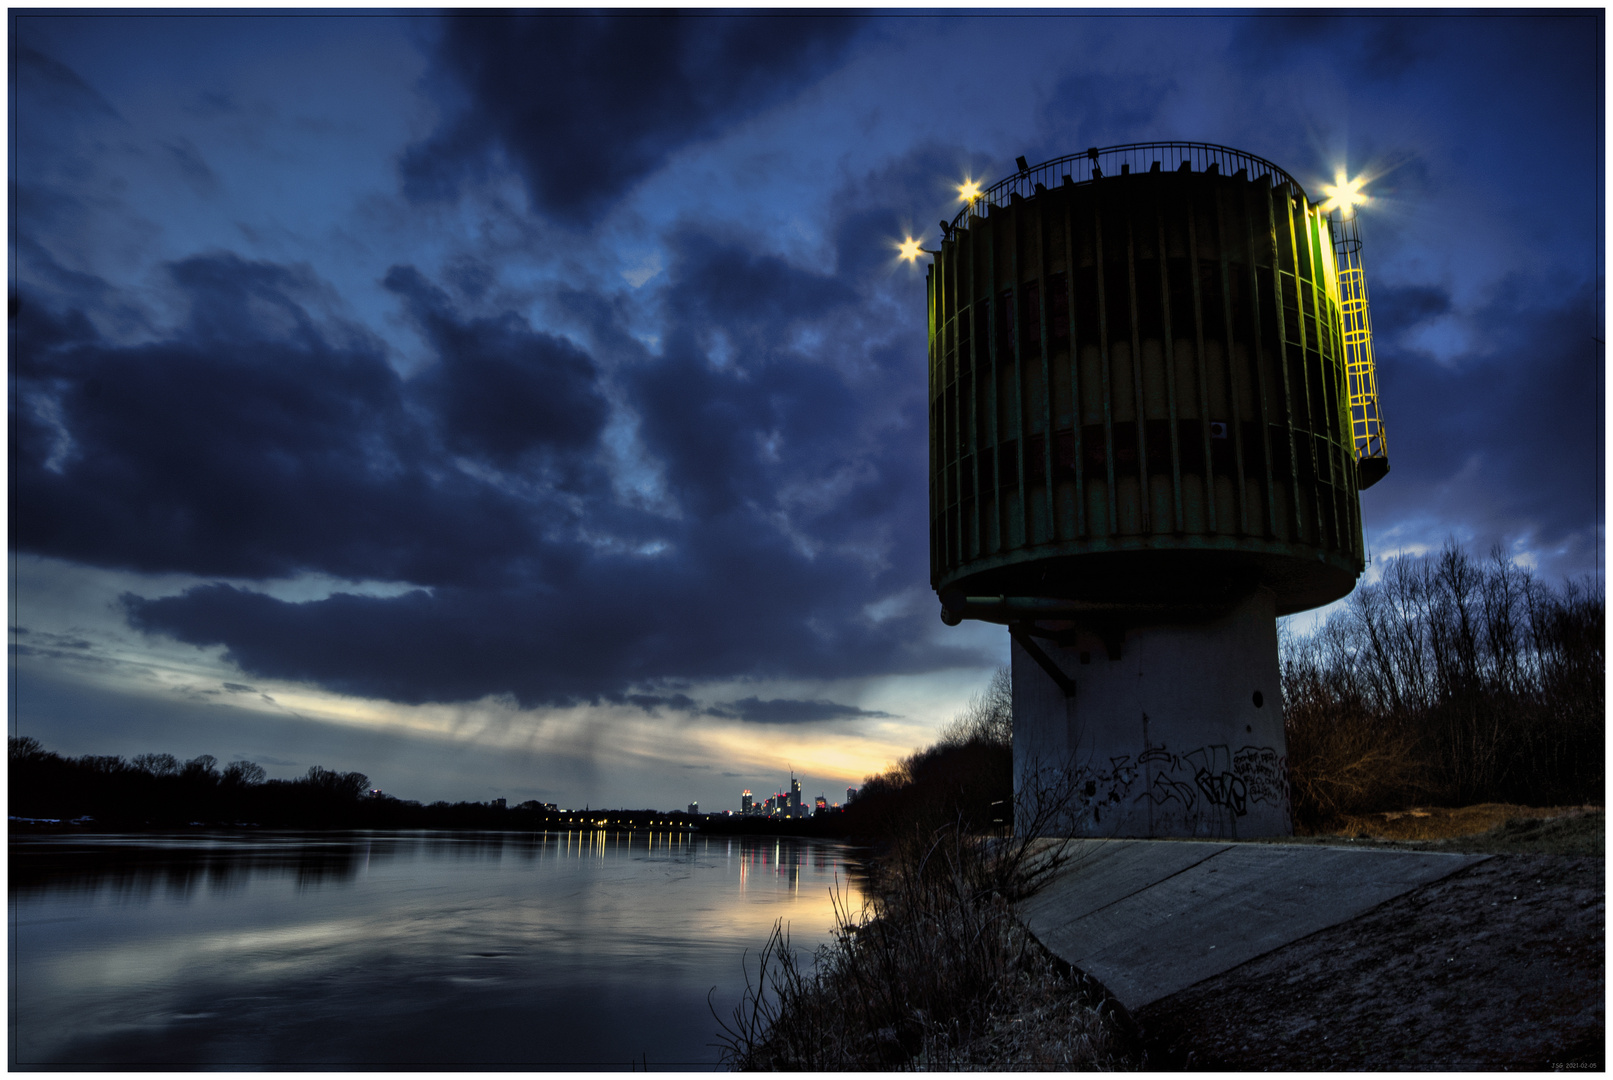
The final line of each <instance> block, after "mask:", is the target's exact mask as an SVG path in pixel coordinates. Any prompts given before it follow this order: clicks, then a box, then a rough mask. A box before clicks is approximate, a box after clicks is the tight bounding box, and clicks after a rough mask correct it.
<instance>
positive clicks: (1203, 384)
mask: <svg viewBox="0 0 1613 1080" xmlns="http://www.w3.org/2000/svg"><path fill="white" fill-rule="evenodd" d="M1186 201H1187V208H1188V211H1187V261H1188V274H1187V277H1188V283H1189V284H1190V285H1192V286H1193V343H1194V346H1195V349H1194V357H1193V359H1194V365H1195V367H1196V369H1197V371H1198V381H1199V435H1200V437H1201V438H1202V439H1203V441H1204V507H1205V511H1206V514H1207V521H1208V525H1209V530H1210V532H1212V533H1216V532H1219V531H1220V525H1219V518H1218V517H1217V514H1216V505H1215V458H1214V454H1213V451H1212V449H1211V442H1210V376H1209V372H1208V371H1207V370H1206V369H1205V366H1204V294H1203V290H1201V289H1200V288H1199V215H1198V207H1197V206H1195V205H1194V204H1193V201H1192V200H1191V199H1188V200H1186Z"/></svg>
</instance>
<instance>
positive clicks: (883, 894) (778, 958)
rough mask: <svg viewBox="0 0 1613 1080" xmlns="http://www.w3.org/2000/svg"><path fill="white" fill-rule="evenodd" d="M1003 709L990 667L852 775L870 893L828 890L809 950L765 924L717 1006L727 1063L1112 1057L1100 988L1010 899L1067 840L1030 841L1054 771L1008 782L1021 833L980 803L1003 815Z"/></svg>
mask: <svg viewBox="0 0 1613 1080" xmlns="http://www.w3.org/2000/svg"><path fill="white" fill-rule="evenodd" d="M1012 716H1013V713H1012V701H1011V695H1010V692H1009V683H1008V673H1007V672H1006V671H1001V672H999V673H998V674H997V676H996V677H995V678H994V679H993V681H992V684H991V686H990V687H989V688H988V689H987V691H986V693H985V694H983V695H981V696H980V697H978V698H976V699H975V700H974V701H973V702H971V703H970V706H969V708H968V709H967V710H966V711H965V712H964V713H963V714H962V715H960V716H959V717H958V719H957V720H955V721H954V722H953V724H951V725H949V726H948V727H947V728H946V729H945V730H944V731H943V735H942V740H941V742H940V743H938V744H937V745H936V746H933V747H930V748H929V749H927V750H923V751H918V752H916V753H914V754H913V755H911V756H910V757H908V758H906V759H904V760H903V762H902V763H901V764H900V765H898V766H896V767H895V768H893V769H890V770H887V772H886V773H884V774H883V775H882V776H880V777H875V778H870V779H869V780H868V781H866V782H865V784H864V787H863V791H862V792H860V793H859V795H858V798H857V801H856V802H854V803H853V804H852V805H853V807H858V806H861V807H862V809H863V811H864V813H865V815H868V814H871V813H876V812H877V821H878V823H879V827H880V838H881V840H882V843H881V847H880V854H879V856H878V857H877V858H876V860H875V861H874V863H873V865H872V867H871V868H870V879H869V887H868V894H867V896H868V898H867V900H866V901H865V902H864V903H863V905H862V906H861V907H860V908H858V909H856V910H852V909H851V908H850V907H849V905H847V904H846V903H845V902H844V899H843V898H841V897H837V898H836V904H835V917H836V925H835V931H834V936H833V938H832V939H831V941H830V942H829V943H828V944H826V945H824V946H822V947H821V948H819V949H818V951H817V952H816V954H815V955H814V956H813V957H812V958H811V959H810V961H808V960H807V959H806V958H804V957H802V956H801V955H798V954H797V953H796V952H795V951H794V950H793V949H792V948H791V946H790V939H789V933H788V931H787V930H786V929H785V927H784V925H783V923H782V922H780V923H779V924H778V925H776V926H775V927H774V930H773V934H772V936H771V937H770V938H769V940H768V941H767V943H766V945H765V946H764V947H763V948H762V951H761V953H760V954H759V955H758V957H757V959H756V970H755V979H754V981H752V980H751V978H750V973H749V971H747V992H746V995H745V998H744V1000H743V1002H742V1003H741V1005H740V1006H739V1007H738V1008H737V1009H736V1010H735V1011H734V1014H733V1016H732V1018H731V1020H732V1022H731V1023H729V1022H725V1021H723V1020H722V1019H721V1018H719V1023H720V1024H721V1025H722V1029H723V1034H722V1036H721V1038H722V1049H723V1056H724V1060H725V1062H726V1063H727V1064H729V1065H730V1066H734V1067H737V1068H746V1069H779V1068H787V1069H845V1068H969V1067H975V1068H978V1067H1002V1066H1004V1065H1031V1064H1036V1065H1044V1066H1051V1067H1058V1068H1082V1067H1085V1068H1092V1067H1103V1066H1114V1065H1116V1064H1122V1063H1124V1061H1125V1052H1124V1050H1123V1048H1122V1046H1121V1040H1119V1039H1117V1037H1116V1035H1115V1031H1114V1027H1113V1025H1111V1024H1110V1023H1109V1022H1108V1020H1107V1018H1106V1016H1105V1015H1104V1004H1103V1002H1102V1001H1101V1000H1100V999H1099V998H1097V997H1094V996H1092V994H1091V993H1084V992H1082V991H1081V990H1080V988H1079V987H1078V986H1077V984H1076V983H1075V982H1074V981H1073V979H1072V977H1071V975H1070V973H1069V971H1068V969H1067V967H1065V966H1064V965H1063V964H1062V963H1061V962H1060V961H1058V960H1057V959H1055V958H1054V957H1053V956H1052V955H1051V954H1049V953H1047V952H1046V950H1044V949H1043V948H1042V947H1041V946H1040V945H1039V944H1037V943H1036V941H1035V940H1034V939H1033V938H1032V937H1031V936H1030V934H1029V932H1028V931H1027V930H1026V929H1025V927H1024V926H1023V924H1021V923H1020V922H1019V921H1018V919H1016V918H1015V916H1014V914H1013V911H1012V908H1011V907H1010V905H1011V904H1012V903H1013V902H1014V901H1016V900H1019V899H1022V898H1024V897H1026V896H1029V895H1030V894H1032V893H1034V892H1035V891H1036V890H1037V889H1039V888H1040V887H1041V886H1042V885H1043V884H1044V883H1045V882H1046V881H1048V880H1049V879H1050V878H1051V877H1052V876H1053V875H1054V874H1056V873H1057V872H1059V870H1060V869H1061V868H1062V867H1063V864H1064V861H1065V856H1066V853H1067V852H1068V851H1069V850H1071V849H1070V848H1068V847H1067V844H1068V842H1067V841H1043V840H1038V839H1036V837H1037V836H1038V835H1040V834H1041V833H1043V832H1046V831H1050V830H1051V829H1052V828H1053V826H1054V824H1055V823H1056V822H1058V821H1060V820H1062V819H1063V817H1064V816H1065V815H1066V814H1067V812H1068V808H1069V806H1070V804H1071V790H1070V789H1069V786H1068V781H1067V780H1066V779H1065V778H1064V776H1063V774H1054V773H1049V774H1047V776H1048V778H1049V779H1050V780H1051V783H1050V784H1048V785H1042V786H1039V785H1032V786H1031V788H1030V790H1028V791H1022V792H1021V793H1020V801H1021V803H1022V816H1024V817H1025V819H1026V821H1027V822H1028V824H1029V825H1030V828H1028V829H1027V830H1025V832H1024V833H1023V835H1021V836H1019V837H1010V836H1007V835H1005V833H1006V830H1004V829H1000V828H997V827H996V826H995V824H993V821H992V814H993V813H995V814H996V816H998V817H1000V818H1002V820H1003V822H1004V824H1011V822H1012V820H1013V815H1012V814H1011V813H1008V812H1006V811H1005V809H1004V807H1006V802H1003V803H1000V804H998V805H997V807H996V809H995V811H994V810H993V809H992V803H993V800H992V799H991V798H990V796H994V795H1002V796H1005V797H1006V795H1007V794H1008V785H1009V784H1011V783H1012V772H1011V769H1012ZM870 791H871V792H872V794H870ZM870 807H872V811H871V810H870ZM947 815H950V817H948V816H947ZM864 820H865V821H869V820H876V818H874V817H872V816H868V817H865V818H864ZM999 834H1002V835H999Z"/></svg>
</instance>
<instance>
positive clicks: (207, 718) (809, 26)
mask: <svg viewBox="0 0 1613 1080" xmlns="http://www.w3.org/2000/svg"><path fill="white" fill-rule="evenodd" d="M9 28H10V73H11V78H10V93H11V125H12V126H11V143H10V146H11V159H10V160H11V165H10V168H11V173H10V175H11V182H12V187H11V201H10V213H11V219H10V220H11V233H10V241H11V277H10V303H11V313H12V317H11V320H10V337H9V347H10V352H9V371H10V398H9V403H10V404H9V422H10V440H9V455H10V456H9V462H10V469H9V482H10V517H9V522H10V548H11V558H12V581H11V587H12V592H11V601H12V620H13V630H12V635H13V636H12V642H13V653H14V657H15V660H14V667H13V679H12V683H11V706H12V713H11V726H12V732H13V733H14V734H23V735H31V736H34V737H36V738H38V739H40V740H41V741H42V742H43V743H44V744H45V745H46V747H48V748H50V749H54V750H58V751H61V752H64V753H72V754H81V753H118V754H134V753H140V752H144V751H158V752H161V751H167V752H172V753H175V754H177V755H180V756H182V757H189V756H193V755H195V754H200V753H211V754H213V755H215V756H216V757H218V758H219V759H220V760H221V761H228V760H230V759H232V758H236V757H246V758H250V759H253V760H255V761H257V762H259V763H260V764H262V765H264V766H265V767H266V769H267V770H268V771H269V774H270V775H271V776H290V775H294V774H298V773H301V772H303V771H305V770H306V769H307V767H308V766H309V765H314V764H320V765H325V766H328V767H333V768H340V769H344V770H345V769H357V770H360V771H363V772H366V773H368V774H369V775H370V776H371V778H372V781H373V782H374V783H376V784H378V785H380V786H381V787H383V788H384V789H386V790H388V791H390V792H393V793H395V794H398V795H400V796H403V797H406V798H417V799H422V800H427V801H430V800H434V799H439V798H447V799H487V798H492V797H497V796H504V797H507V798H509V799H510V800H511V801H512V802H515V801H520V800H523V799H527V798H540V799H545V800H553V801H556V802H559V803H560V804H562V805H578V806H580V805H582V804H584V803H591V804H593V805H596V806H597V805H601V804H605V805H611V806H635V807H636V806H654V807H661V808H666V807H671V806H681V805H682V804H684V803H686V802H688V801H691V800H696V799H698V800H699V801H700V803H701V805H702V807H704V808H707V809H712V808H723V807H728V806H736V805H737V801H738V793H739V791H740V789H741V788H745V787H748V788H751V789H752V790H754V791H756V792H757V793H758V794H759V795H760V794H764V793H767V792H771V791H772V790H775V789H776V788H777V787H778V786H779V785H781V784H783V783H784V782H785V778H786V777H787V775H788V770H789V769H790V768H792V767H793V768H794V769H795V770H796V771H797V773H799V774H801V775H803V776H804V778H805V785H806V788H807V790H808V794H816V793H817V792H818V791H824V792H826V793H827V794H829V795H830V797H831V798H837V797H840V796H843V794H844V788H845V787H846V785H847V784H848V783H855V782H857V781H858V780H859V779H860V778H861V777H862V776H863V775H864V774H865V773H867V772H869V771H872V770H874V769H877V768H879V767H880V766H882V765H883V764H884V763H886V762H887V761H889V760H891V759H892V758H894V757H896V756H899V755H900V754H902V753H905V752H907V751H908V750H910V749H911V748H913V747H914V746H917V745H920V744H922V743H924V742H926V741H928V740H929V739H930V738H931V736H932V735H933V734H934V731H935V729H936V727H937V726H938V725H939V724H940V723H942V722H944V721H945V720H946V719H948V718H949V717H950V716H951V715H952V714H953V713H954V712H956V710H957V709H958V708H959V707H960V706H962V705H963V703H964V702H965V701H966V700H967V698H968V697H969V695H970V694H971V693H973V692H975V691H976V690H978V689H979V688H980V687H981V686H982V685H983V683H984V682H985V680H986V679H987V678H988V677H989V675H990V672H991V671H992V669H993V668H995V667H996V666H998V665H1000V664H1002V663H1003V662H1005V660H1006V657H1007V635H1006V633H1005V632H1004V631H1002V630H1000V629H995V628H988V627H981V626H976V625H966V626H964V627H959V628H956V629H948V628H947V627H945V626H943V625H942V623H941V621H940V619H939V618H938V604H937V602H936V599H935V597H934V595H933V594H932V593H930V592H929V589H928V567H927V562H926V559H927V555H926V535H927V528H928V526H927V519H926V513H927V510H926V484H925V467H926V466H925V456H926V432H925V406H924V402H925V392H926V391H925V342H924V288H923V275H922V271H921V270H919V269H915V268H913V267H909V266H908V265H906V264H902V263H900V262H898V261H897V260H896V258H895V246H896V244H897V243H898V242H899V241H901V240H902V239H903V238H904V237H905V236H907V235H909V234H912V235H916V236H921V237H922V238H924V239H926V240H933V239H935V238H936V234H937V233H938V230H937V228H936V224H935V223H936V222H937V221H938V220H939V219H940V218H941V217H943V216H946V217H950V216H951V215H952V214H953V213H954V212H955V210H956V208H957V206H958V203H957V201H956V189H957V186H958V185H959V184H960V183H962V182H963V181H964V180H965V179H966V178H970V177H973V178H977V179H983V180H985V181H987V182H990V181H993V180H996V179H998V178H1000V177H1002V176H1003V175H1005V174H1007V173H1008V172H1011V171H1013V161H1014V158H1015V157H1016V156H1018V155H1024V156H1026V157H1027V158H1029V159H1030V160H1031V161H1032V162H1036V161H1040V160H1044V159H1046V158H1050V157H1054V156H1057V155H1059V154H1063V153H1069V152H1072V151H1076V150H1081V149H1085V148H1086V147H1088V146H1107V145H1112V144H1117V143H1125V142H1137V141H1145V140H1154V139H1186V140H1195V141H1205V142H1215V143H1222V144H1226V145H1231V146H1235V147H1238V148H1241V149H1244V150H1247V151H1250V152H1252V153H1255V154H1258V155H1260V156H1263V157H1266V158H1268V159H1270V160H1272V161H1274V162H1276V163H1277V164H1278V165H1280V166H1282V167H1283V168H1284V169H1286V170H1287V171H1288V172H1289V173H1291V174H1293V175H1294V176H1295V177H1296V178H1297V179H1299V180H1300V182H1301V183H1303V184H1305V185H1306V186H1307V189H1308V190H1310V191H1311V192H1313V193H1316V192H1318V191H1319V188H1320V185H1321V184H1322V183H1323V182H1325V181H1327V180H1330V179H1331V177H1332V175H1333V173H1334V170H1335V168H1337V167H1339V166H1341V165H1342V166H1345V167H1347V168H1348V170H1349V172H1350V173H1351V174H1352V175H1353V174H1357V173H1366V174H1368V175H1370V176H1372V177H1373V178H1374V179H1373V181H1372V183H1371V185H1370V186H1369V188H1368V191H1369V192H1370V193H1371V194H1372V195H1373V196H1374V201H1373V202H1372V204H1371V205H1370V206H1369V207H1368V208H1367V209H1366V210H1365V211H1364V212H1363V213H1364V216H1363V232H1364V236H1365V240H1366V252H1365V254H1366V260H1367V270H1368V276H1369V281H1370V283H1371V288H1372V297H1373V303H1374V322H1375V329H1376V331H1377V335H1378V337H1377V351H1378V358H1379V362H1380V365H1381V368H1380V378H1381V386H1382V392H1383V398H1384V414H1385V416H1386V418H1387V426H1388V434H1389V447H1390V457H1391V462H1392V465H1393V472H1392V473H1391V474H1390V476H1389V477H1388V479H1387V480H1385V481H1384V482H1383V483H1382V484H1380V485H1378V486H1377V487H1375V488H1373V489H1372V490H1371V491H1369V492H1367V493H1366V494H1365V496H1364V499H1363V502H1364V510H1365V520H1366V523H1367V532H1368V541H1369V544H1370V546H1371V549H1372V550H1373V552H1374V553H1375V555H1376V556H1377V557H1378V558H1379V559H1380V560H1381V559H1382V558H1383V557H1385V556H1387V555H1391V554H1393V553H1395V552H1412V553H1416V552H1419V551H1425V550H1428V549H1430V548H1437V547H1438V546H1439V545H1440V544H1441V543H1442V542H1443V541H1444V540H1445V538H1446V537H1449V536H1454V537H1456V538H1457V539H1459V540H1461V541H1463V542H1465V543H1467V544H1468V545H1469V548H1470V550H1472V551H1474V552H1475V554H1479V553H1482V552H1483V551H1485V550H1487V549H1488V548H1489V547H1490V545H1492V544H1495V543H1499V544H1502V545H1503V546H1504V547H1505V548H1506V549H1507V550H1508V551H1509V552H1511V553H1513V554H1514V555H1516V556H1517V557H1518V558H1520V559H1522V560H1523V561H1525V562H1527V563H1529V564H1531V565H1533V566H1534V567H1536V568H1537V570H1538V571H1539V572H1540V573H1542V574H1544V575H1546V576H1547V577H1549V578H1551V579H1560V578H1561V577H1563V576H1578V575H1585V574H1590V573H1593V572H1595V570H1596V567H1597V558H1596V554H1595V553H1596V551H1597V549H1598V547H1599V544H1600V523H1601V504H1600V498H1599V493H1600V484H1601V478H1600V475H1599V473H1598V470H1597V462H1598V460H1599V454H1600V452H1601V446H1602V442H1601V440H1602V434H1601V418H1602V381H1601V380H1602V356H1603V347H1602V345H1601V343H1600V341H1599V340H1598V339H1601V338H1604V337H1605V334H1604V332H1603V329H1602V325H1603V314H1602V312H1603V295H1602V277H1601V271H1602V264H1601V251H1602V234H1603V226H1604V220H1603V216H1602V213H1603V199H1604V196H1603V177H1602V173H1601V169H1600V162H1601V140H1602V130H1603V115H1602V108H1603V64H1604V51H1603V49H1604V45H1603V42H1604V26H1603V14H1602V12H1601V11H1600V10H1599V9H1597V10H1590V11H1583V10H1582V11H1579V12H1569V13H1558V14H1547V13H1543V12H1530V13H1525V14H1522V15H1511V14H1506V13H1501V12H1493V11H1492V12H1485V13H1481V14H1479V15H1476V16H1458V15H1437V16H1434V17H1403V16H1400V15H1397V14H1395V13H1393V12H1388V13H1385V12H1374V13H1369V14H1367V15H1365V16H1362V17H1352V16H1344V17H1337V16H1334V17H1324V16H1321V15H1315V14H1305V15H1300V16H1297V17H1284V16H1281V15H1278V14H1273V13H1261V14H1256V15H1254V16H1252V17H1225V16H1222V15H1220V14H1209V13H1206V14H1203V15H1194V14H1187V15H1182V14H1175V15H1171V16H1153V15H1150V14H1148V13H1146V12H1142V11H1135V10H1133V11H1127V12H1123V13H1119V14H1105V13H1099V12H1076V13H1070V14H1065V13H1050V12H1046V11H1039V12H1033V13H1029V14H1020V15H1008V14H992V15H986V16H974V15H971V14H970V13H967V12H950V13H946V14H944V15H941V16H932V15H920V14H898V15H894V16H890V17H871V18H866V19H853V18H847V17H841V16H840V15H838V14H836V13H833V12H830V13H816V14H814V15H812V16H811V17H789V16H786V15H783V14H778V13H774V14H771V15H766V16H762V17H758V18H736V17H730V16H727V15H723V14H720V13H708V14H705V15H701V16H696V17H690V18H683V19H663V18H651V17H645V16H629V17H625V18H617V19H611V18H599V17H592V16H589V17H574V16H556V17H540V18H532V19H524V18H506V17H497V18H493V17H479V18H478V17H461V18H439V17H436V16H433V15H429V14H425V13H410V14H405V15H403V16H401V17H399V16H392V15H386V14H358V15H354V16H344V15H333V14H318V15H305V16H299V15H295V14H271V15H267V16H265V15H223V16H205V15H192V14H179V15H161V16H141V15H138V14H119V15H111V16H108V15H75V14H72V13H64V12H59V11H46V12H38V13H30V12H26V11H18V10H17V9H12V11H11V12H10V15H9Z"/></svg>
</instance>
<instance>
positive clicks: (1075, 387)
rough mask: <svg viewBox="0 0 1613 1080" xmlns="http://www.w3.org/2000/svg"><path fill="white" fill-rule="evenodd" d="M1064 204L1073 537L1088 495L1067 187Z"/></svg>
mask: <svg viewBox="0 0 1613 1080" xmlns="http://www.w3.org/2000/svg"><path fill="white" fill-rule="evenodd" d="M1062 191H1063V196H1064V197H1063V202H1064V307H1065V316H1064V317H1065V321H1066V323H1067V325H1068V329H1069V332H1070V341H1069V345H1068V349H1069V353H1070V435H1071V437H1072V441H1073V442H1074V445H1075V451H1074V457H1075V461H1074V466H1075V535H1076V536H1077V537H1083V536H1086V534H1087V492H1086V458H1085V456H1084V455H1085V453H1086V451H1085V447H1084V446H1083V443H1082V439H1081V350H1080V346H1079V342H1080V340H1081V339H1080V337H1079V336H1077V334H1076V319H1075V230H1074V229H1073V228H1072V227H1071V223H1070V203H1071V202H1072V201H1073V199H1074V193H1073V191H1072V190H1071V189H1070V188H1068V187H1066V188H1063V189H1062Z"/></svg>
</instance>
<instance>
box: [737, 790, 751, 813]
mask: <svg viewBox="0 0 1613 1080" xmlns="http://www.w3.org/2000/svg"><path fill="white" fill-rule="evenodd" d="M753 805H754V803H753V800H752V799H751V793H750V788H746V789H745V790H744V791H742V792H740V795H739V812H740V813H741V814H749V813H750V812H751V810H752V808H753Z"/></svg>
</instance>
